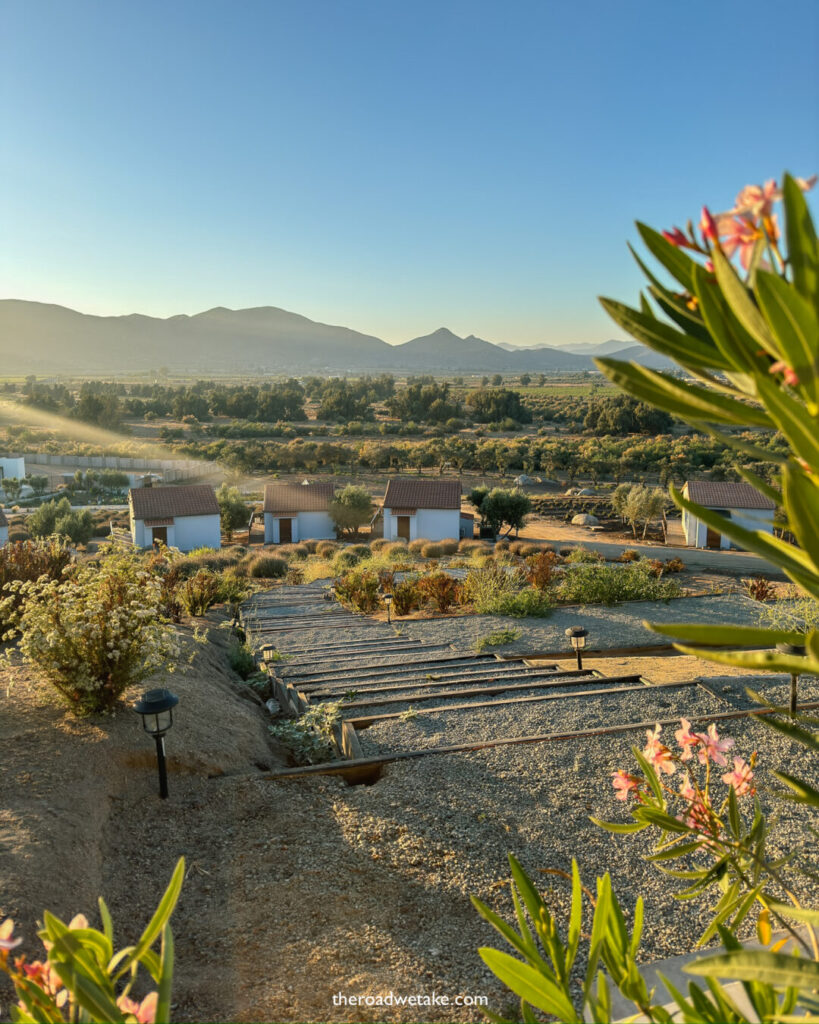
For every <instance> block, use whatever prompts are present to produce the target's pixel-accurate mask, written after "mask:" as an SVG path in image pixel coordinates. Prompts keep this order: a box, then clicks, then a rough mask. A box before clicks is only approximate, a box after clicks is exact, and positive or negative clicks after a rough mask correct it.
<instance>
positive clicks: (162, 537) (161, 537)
mask: <svg viewBox="0 0 819 1024" xmlns="http://www.w3.org/2000/svg"><path fill="white" fill-rule="evenodd" d="M151 536H152V538H153V542H154V546H156V545H157V544H165V545H166V546H167V544H168V527H167V526H154V527H153V528H152V529H151Z"/></svg>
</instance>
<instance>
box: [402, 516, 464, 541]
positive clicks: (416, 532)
mask: <svg viewBox="0 0 819 1024" xmlns="http://www.w3.org/2000/svg"><path fill="white" fill-rule="evenodd" d="M409 526H410V535H409V539H410V540H417V539H418V538H419V537H421V538H422V539H423V540H448V539H449V538H454V539H455V540H457V539H458V535H459V532H460V526H461V513H460V511H459V510H458V509H456V508H419V509H418V510H417V512H416V513H415V515H414V516H410V517H409ZM384 536H385V537H386V538H387V539H388V540H395V539H396V538H397V537H398V516H395V515H393V514H392V512H391V511H390V510H389V509H387V508H385V509H384Z"/></svg>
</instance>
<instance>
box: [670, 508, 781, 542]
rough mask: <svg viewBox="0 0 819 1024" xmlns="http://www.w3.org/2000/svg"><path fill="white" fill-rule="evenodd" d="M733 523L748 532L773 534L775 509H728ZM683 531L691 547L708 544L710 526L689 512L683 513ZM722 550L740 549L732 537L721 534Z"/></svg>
mask: <svg viewBox="0 0 819 1024" xmlns="http://www.w3.org/2000/svg"><path fill="white" fill-rule="evenodd" d="M726 511H727V512H728V514H729V516H730V518H731V521H732V522H734V523H736V524H737V525H738V526H742V527H744V529H746V530H762V531H764V532H765V533H773V516H774V513H773V509H765V508H729V509H726ZM683 531H684V533H685V540H686V543H687V544H688V546H689V547H692V548H704V547H706V546H707V543H708V525H707V523H703V522H702V521H701V520H699V519H697V517H696V516H694V515H693V514H692V513H690V512H688V511H687V510H684V511H683ZM719 546H720V548H723V549H728V548H735V549H737V550H740V549H739V548H738V545H736V544H735V543H734V542H733V541H732V540H731V538H730V537H726V536H725V534H724V533H720V544H719Z"/></svg>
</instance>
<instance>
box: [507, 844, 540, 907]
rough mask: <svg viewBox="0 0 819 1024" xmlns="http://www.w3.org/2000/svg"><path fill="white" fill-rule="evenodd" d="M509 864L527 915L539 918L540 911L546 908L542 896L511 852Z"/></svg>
mask: <svg viewBox="0 0 819 1024" xmlns="http://www.w3.org/2000/svg"><path fill="white" fill-rule="evenodd" d="M508 856H509V866H510V868H511V869H512V877H513V878H514V880H515V885H516V886H517V887H518V890H519V892H520V895H521V896H522V898H523V902H524V904H525V906H526V909H527V910H528V911H529V916H530V917H531V918H532V921H539V920H540V918H541V912H542V911H546V913H547V914H548V909H547V907H546V904H545V903H544V902H543V897H542V896H541V895H540V893H539V892H538V891H537V889H536V888H535V886H534V885H533V883H532V880H531V879H530V878H529V876H528V875H527V874H526V872H525V871H524V870H523V868H522V867H521V866H520V863H519V861H518V860H517V858H516V857H515V856H514V855H513V854H511V853H510V854H509V855H508Z"/></svg>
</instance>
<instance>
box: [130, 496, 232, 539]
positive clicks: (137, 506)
mask: <svg viewBox="0 0 819 1024" xmlns="http://www.w3.org/2000/svg"><path fill="white" fill-rule="evenodd" d="M128 505H129V507H130V512H131V537H132V538H133V541H134V545H135V546H136V547H138V548H149V547H151V546H152V545H153V544H157V543H162V544H167V546H168V547H169V548H179V550H180V551H193V550H194V548H220V547H221V546H222V529H221V525H220V522H219V503H218V502H217V500H216V492H215V491H214V489H213V488H212V487H211V486H210V484H180V485H179V486H178V487H173V486H170V487H139V488H133V487H132V488H131V490H130V491H129V492H128Z"/></svg>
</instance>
